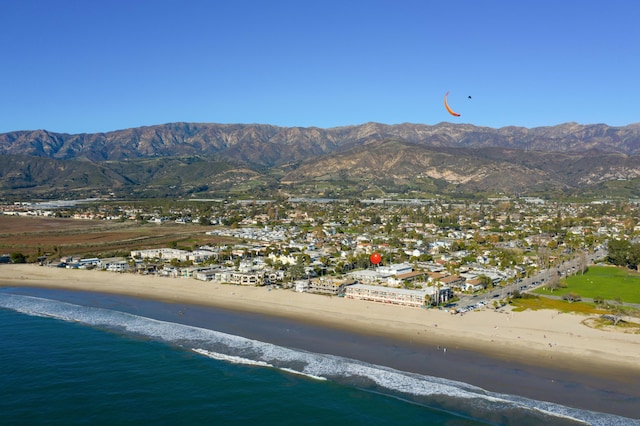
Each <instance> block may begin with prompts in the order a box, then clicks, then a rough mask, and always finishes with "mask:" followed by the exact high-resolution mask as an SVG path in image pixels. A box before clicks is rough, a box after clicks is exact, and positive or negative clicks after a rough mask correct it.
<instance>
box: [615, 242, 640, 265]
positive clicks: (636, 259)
mask: <svg viewBox="0 0 640 426" xmlns="http://www.w3.org/2000/svg"><path fill="white" fill-rule="evenodd" d="M608 250H609V254H608V255H607V262H609V263H611V264H613V265H617V266H625V267H628V268H631V269H638V265H640V243H632V242H631V241H629V240H616V239H611V240H609V242H608Z"/></svg>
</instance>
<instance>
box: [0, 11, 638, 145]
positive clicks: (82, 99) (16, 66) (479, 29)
mask: <svg viewBox="0 0 640 426" xmlns="http://www.w3.org/2000/svg"><path fill="white" fill-rule="evenodd" d="M639 16H640V2H637V1H635V0H628V1H620V0H608V1H602V0H599V1H592V0H583V1H580V0H575V1H572V0H564V1H563V0H551V1H548V0H536V1H513V0H509V1H506V0H505V1H498V0H493V1H492V0H484V1H479V0H471V1H467V0H457V1H442V0H441V1H437V2H436V1H429V0H412V1H409V0H387V1H381V0H370V1H364V0H286V1H285V0H268V1H267V0H228V1H217V0H208V1H207V0H184V1H178V0H175V1H167V0H145V1H143V0H138V1H136V0H125V1H121V0H108V1H98V0H96V1H89V0H75V1H72V0H38V1H35V0H2V1H0V85H1V86H0V89H1V90H0V132H8V131H14V130H35V129H46V130H50V131H54V132H63V133H85V132H86V133H93V132H105V131H111V130H118V129H124V128H130V127H138V126H145V125H154V124H163V123H169V122H178V121H184V122H210V123H263V124H274V125H278V126H301V127H310V126H317V127H323V128H328V127H336V126H344V125H352V124H362V123H366V122H370V121H375V122H379V123H385V124H396V123H404V122H409V123H424V124H437V123H440V122H444V121H447V122H454V123H469V124H473V125H477V126H488V127H503V126H510V125H514V126H524V127H539V126H551V125H555V124H560V123H565V122H570V121H575V122H578V123H581V124H592V123H606V124H609V125H613V126H623V125H627V124H631V123H637V122H640V25H638V22H639V21H638V17H639ZM447 91H450V95H449V105H450V106H451V108H452V109H453V110H454V111H457V112H458V113H460V114H461V116H460V117H453V116H451V115H449V114H448V113H447V111H446V110H445V108H444V105H443V97H444V94H445V93H446V92H447ZM468 96H471V97H472V98H471V99H469V98H468Z"/></svg>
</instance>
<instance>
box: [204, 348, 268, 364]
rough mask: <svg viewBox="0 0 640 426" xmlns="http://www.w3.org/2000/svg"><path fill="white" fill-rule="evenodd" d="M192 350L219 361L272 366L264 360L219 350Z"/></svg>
mask: <svg viewBox="0 0 640 426" xmlns="http://www.w3.org/2000/svg"><path fill="white" fill-rule="evenodd" d="M192 350H193V351H194V352H196V353H199V354H200V355H204V356H207V357H209V358H213V359H217V360H219V361H227V362H231V363H233V364H244V365H254V366H258V367H273V365H271V364H269V363H268V362H264V361H255V360H253V359H249V358H242V357H240V356H235V355H226V354H221V353H219V352H212V351H208V350H206V349H200V348H195V349H192Z"/></svg>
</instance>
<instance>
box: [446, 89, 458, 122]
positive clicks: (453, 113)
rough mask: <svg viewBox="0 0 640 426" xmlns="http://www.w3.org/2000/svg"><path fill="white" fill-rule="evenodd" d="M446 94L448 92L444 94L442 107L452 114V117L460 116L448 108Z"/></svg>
mask: <svg viewBox="0 0 640 426" xmlns="http://www.w3.org/2000/svg"><path fill="white" fill-rule="evenodd" d="M447 96H449V92H447V94H446V95H444V107H445V108H446V109H447V111H449V114H451V115H453V116H454V117H460V114H458V113H457V112H454V111H453V110H452V109H451V108H449V104H448V103H447Z"/></svg>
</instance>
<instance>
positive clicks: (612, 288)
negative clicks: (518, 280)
mask: <svg viewBox="0 0 640 426" xmlns="http://www.w3.org/2000/svg"><path fill="white" fill-rule="evenodd" d="M562 283H563V284H564V285H566V287H563V288H560V289H558V290H554V291H551V290H548V289H544V288H542V287H541V288H539V289H537V290H535V292H534V293H536V294H541V295H553V296H562V295H563V294H567V293H575V294H578V295H580V296H581V297H586V298H603V299H605V300H608V301H611V300H616V299H618V298H619V299H620V300H621V301H622V302H625V303H640V273H638V272H637V271H631V270H629V269H626V268H619V267H615V266H590V267H589V270H588V271H587V272H586V273H585V274H584V275H582V274H578V275H572V276H570V277H568V278H566V279H563V280H562Z"/></svg>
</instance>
